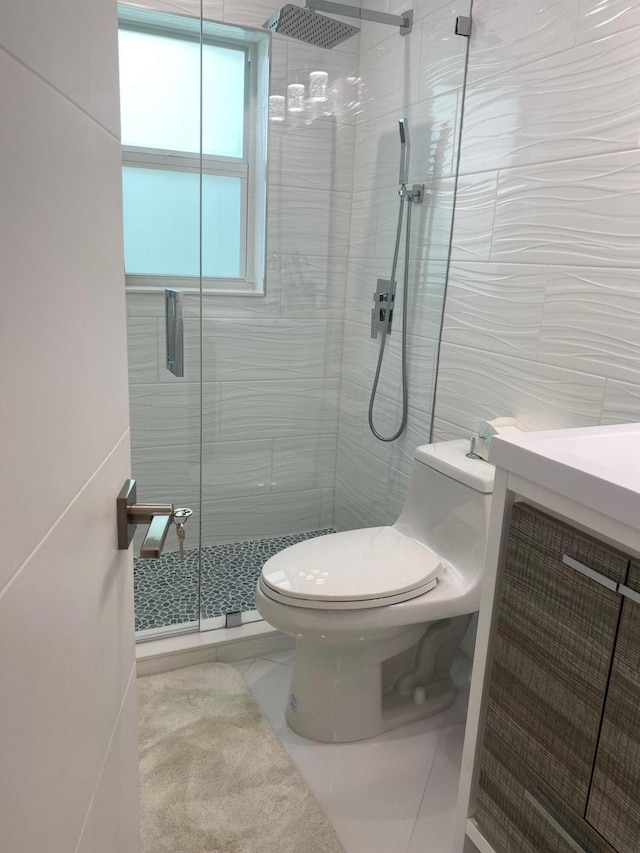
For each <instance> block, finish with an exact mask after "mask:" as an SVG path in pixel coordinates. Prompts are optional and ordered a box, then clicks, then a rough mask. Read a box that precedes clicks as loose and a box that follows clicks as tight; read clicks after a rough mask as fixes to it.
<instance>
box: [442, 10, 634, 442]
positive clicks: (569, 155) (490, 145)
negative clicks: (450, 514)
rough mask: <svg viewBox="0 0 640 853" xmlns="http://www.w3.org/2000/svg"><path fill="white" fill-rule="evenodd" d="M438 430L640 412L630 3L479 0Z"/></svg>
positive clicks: (584, 420) (451, 432) (557, 423)
mask: <svg viewBox="0 0 640 853" xmlns="http://www.w3.org/2000/svg"><path fill="white" fill-rule="evenodd" d="M473 15H474V33H473V36H472V39H471V45H470V63H469V76H468V84H467V98H466V108H465V117H464V130H463V140H462V149H461V164H460V171H461V181H460V189H459V193H458V198H457V203H456V214H455V227H454V248H453V258H452V265H451V272H450V281H449V292H448V295H447V304H446V311H445V321H444V333H443V346H442V360H441V370H440V376H439V380H438V392H437V400H436V409H435V411H436V435H437V437H441V438H445V437H454V436H455V437H457V436H460V435H466V434H468V432H469V431H470V430H471V429H472V428H473V427H474V425H475V423H476V421H477V419H478V418H479V417H490V416H493V415H514V416H516V417H517V418H518V419H519V420H520V421H521V423H522V424H523V426H525V427H527V428H529V429H545V428H555V427H579V426H588V425H593V424H598V423H603V424H606V423H617V422H622V421H636V420H639V419H640V370H639V359H640V276H639V269H638V268H639V267H640V207H639V205H638V195H639V192H640V150H639V148H638V140H639V129H640V99H639V97H638V95H639V92H640V89H639V86H638V83H637V73H636V71H637V67H638V62H639V61H640V38H639V36H640V9H639V7H638V5H637V4H635V3H632V2H629V1H628V0H554V2H550V0H549V2H547V1H546V0H545V2H542V3H536V4H535V5H532V4H530V3H528V2H526V0H520V2H513V0H475V2H474V9H473Z"/></svg>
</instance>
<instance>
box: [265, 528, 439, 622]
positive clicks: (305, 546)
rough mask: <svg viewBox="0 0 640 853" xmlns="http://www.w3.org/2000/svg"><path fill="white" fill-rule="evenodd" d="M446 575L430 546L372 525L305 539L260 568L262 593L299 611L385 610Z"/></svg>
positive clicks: (389, 529)
mask: <svg viewBox="0 0 640 853" xmlns="http://www.w3.org/2000/svg"><path fill="white" fill-rule="evenodd" d="M443 572H444V566H443V565H442V563H441V561H440V558H439V557H438V555H437V554H434V552H433V551H431V550H430V549H429V548H427V547H426V545H423V544H421V543H420V542H416V541H415V540H414V539H410V538H409V537H408V536H405V535H404V534H403V533H400V532H399V531H398V530H396V529H395V527H371V528H367V529H366V530H349V531H346V532H345V533H332V534H329V535H327V536H319V537H317V538H315V539H306V540H304V541H303V542H299V543H298V544H297V545H292V546H291V547H289V548H286V549H285V550H284V551H280V552H279V553H278V554H276V555H275V556H273V557H271V559H270V560H268V561H267V562H266V563H265V565H264V568H263V569H262V576H261V585H262V589H263V592H264V593H265V595H267V596H268V597H269V598H273V599H275V600H276V601H284V602H285V603H287V604H291V605H294V606H297V607H317V608H323V609H347V608H362V607H382V606H383V605H386V604H395V603H397V602H399V601H406V600H408V599H410V598H415V597H416V596H418V595H422V594H423V593H425V592H428V591H429V590H430V589H433V587H434V586H436V584H437V579H438V577H439V576H440V575H441V574H442V573H443Z"/></svg>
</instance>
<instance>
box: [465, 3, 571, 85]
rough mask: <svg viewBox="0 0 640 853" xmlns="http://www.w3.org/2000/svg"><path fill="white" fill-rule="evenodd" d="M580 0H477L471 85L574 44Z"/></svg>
mask: <svg viewBox="0 0 640 853" xmlns="http://www.w3.org/2000/svg"><path fill="white" fill-rule="evenodd" d="M579 5H580V3H579V0H542V2H538V3H530V2H529V0H475V2H474V4H473V34H472V37H471V38H472V41H471V50H470V52H469V77H468V81H469V83H470V84H471V85H473V84H475V83H476V82H477V81H478V80H480V79H482V78H483V77H488V76H494V75H503V74H506V73H507V72H508V71H510V70H511V69H512V68H514V67H515V66H517V65H524V64H525V63H527V62H531V61H532V60H534V59H538V58H539V57H542V56H551V55H553V54H555V53H560V52H561V51H564V50H567V48H570V47H572V46H573V44H574V42H575V37H576V20H577V16H578V7H579Z"/></svg>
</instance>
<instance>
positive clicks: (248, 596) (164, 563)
mask: <svg viewBox="0 0 640 853" xmlns="http://www.w3.org/2000/svg"><path fill="white" fill-rule="evenodd" d="M328 533H335V530H333V529H331V528H328V529H325V530H312V531H310V532H309V533H296V534H293V535H291V536H277V537H273V538H271V539H253V540H251V541H249V542H237V543H234V544H232V545H206V546H204V547H203V549H202V581H201V583H202V608H201V613H200V614H198V549H197V548H190V549H188V550H186V551H185V554H184V562H180V559H179V557H178V554H177V553H171V554H165V555H164V556H162V557H161V558H160V559H159V560H141V559H140V558H139V557H134V560H133V586H134V598H135V612H136V631H146V630H148V629H150V628H164V627H170V626H172V625H181V624H183V623H184V622H197V621H198V618H199V616H200V617H201V618H203V619H208V618H211V617H215V616H224V615H225V614H226V613H233V612H236V611H238V610H241V611H243V612H244V611H247V610H255V606H256V605H255V598H254V589H255V586H256V583H257V581H258V577H259V576H260V571H261V570H262V567H263V565H264V564H265V563H266V561H267V560H268V559H269V557H272V556H273V555H274V554H277V553H278V551H282V550H283V549H284V548H288V547H289V545H295V544H296V542H302V541H303V540H304V539H312V538H314V537H315V536H326V535H327V534H328Z"/></svg>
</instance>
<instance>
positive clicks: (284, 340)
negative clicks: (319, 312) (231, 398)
mask: <svg viewBox="0 0 640 853" xmlns="http://www.w3.org/2000/svg"><path fill="white" fill-rule="evenodd" d="M326 346H327V323H326V321H325V320H248V321H242V320H204V321H203V324H202V357H203V375H204V379H205V381H207V382H210V381H217V380H222V381H227V380H234V381H235V380H245V379H249V380H253V379H259V380H264V379H305V378H314V377H321V376H324V375H325V364H324V361H325V354H326Z"/></svg>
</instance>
